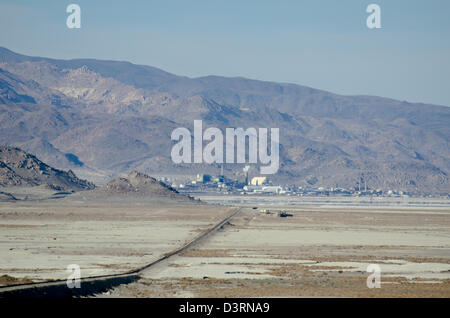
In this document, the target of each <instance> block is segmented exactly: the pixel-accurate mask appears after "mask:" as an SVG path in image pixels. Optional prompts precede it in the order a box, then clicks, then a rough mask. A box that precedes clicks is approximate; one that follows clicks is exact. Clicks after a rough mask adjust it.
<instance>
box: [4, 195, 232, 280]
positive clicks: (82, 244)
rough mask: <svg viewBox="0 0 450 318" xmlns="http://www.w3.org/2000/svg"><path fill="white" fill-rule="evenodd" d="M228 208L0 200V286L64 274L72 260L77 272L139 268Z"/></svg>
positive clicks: (60, 277)
mask: <svg viewBox="0 0 450 318" xmlns="http://www.w3.org/2000/svg"><path fill="white" fill-rule="evenodd" d="M227 212H229V209H228V208H220V207H219V208H217V207H212V206H204V205H198V206H197V205H187V206H177V205H167V206H162V205H157V206H156V205H154V204H152V203H148V204H145V203H142V202H141V203H139V204H137V203H134V202H122V203H121V204H117V203H114V204H110V203H108V202H75V201H73V200H67V199H65V200H61V199H58V200H44V201H33V202H26V201H17V202H2V203H0V277H3V280H0V283H1V284H11V283H20V282H28V281H42V280H50V279H65V278H67V277H68V273H67V272H66V268H67V266H68V265H69V264H77V265H79V266H80V268H81V275H82V277H87V276H97V275H105V274H113V273H123V272H126V271H129V270H132V269H136V268H138V267H141V266H143V265H146V264H148V263H150V262H152V261H154V260H156V259H157V258H159V257H161V255H163V254H164V253H167V252H169V251H171V250H174V249H176V248H178V247H180V246H181V245H183V244H184V243H185V242H187V241H189V240H191V239H192V238H193V237H195V236H196V235H198V233H199V232H201V231H202V230H204V229H206V228H208V227H210V226H211V225H212V224H214V223H215V222H217V221H218V220H219V219H221V218H223V217H224V216H225V214H226V213H227ZM3 275H5V276H3Z"/></svg>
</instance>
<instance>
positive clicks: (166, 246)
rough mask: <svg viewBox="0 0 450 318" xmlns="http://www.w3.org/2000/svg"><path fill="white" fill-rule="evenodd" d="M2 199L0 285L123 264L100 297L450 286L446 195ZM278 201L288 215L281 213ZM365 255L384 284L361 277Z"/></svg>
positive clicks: (343, 293) (44, 195) (434, 292)
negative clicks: (122, 280)
mask: <svg viewBox="0 0 450 318" xmlns="http://www.w3.org/2000/svg"><path fill="white" fill-rule="evenodd" d="M8 191H9V193H13V194H14V195H15V197H17V198H21V196H22V197H24V196H25V195H27V196H28V199H27V200H25V201H22V200H20V201H8V202H0V256H1V257H0V284H1V285H2V286H6V285H14V284H21V283H26V282H39V281H48V280H53V279H65V278H67V276H68V275H69V274H68V272H67V266H68V265H69V264H77V265H79V266H80V269H81V274H82V276H83V277H88V276H89V277H90V276H98V275H107V274H116V273H125V272H127V271H130V270H133V269H136V268H140V267H142V266H145V265H146V264H149V263H151V262H153V261H154V260H156V259H158V258H160V257H161V256H163V255H164V254H165V253H169V252H171V251H173V250H175V249H177V248H179V247H181V246H183V245H184V244H186V243H187V242H189V241H191V240H192V239H194V238H195V237H197V236H198V235H199V234H201V233H202V232H204V231H206V230H207V229H209V228H210V227H212V226H213V225H214V224H216V223H217V222H219V221H220V220H222V219H224V218H225V217H227V216H228V215H230V214H231V213H232V212H233V211H236V209H239V211H240V212H239V213H238V214H237V215H235V216H234V217H232V218H231V219H230V220H229V222H228V223H227V224H226V225H225V226H223V227H221V228H220V229H219V230H217V231H215V232H213V233H211V234H210V235H208V236H207V237H205V238H204V239H203V240H201V241H200V242H198V243H197V244H195V245H194V246H192V247H190V248H189V249H187V250H184V251H182V252H181V253H178V254H176V255H174V256H171V257H169V258H168V259H166V260H164V261H162V262H160V263H158V264H156V265H155V266H151V267H149V268H148V269H146V270H144V271H142V272H141V273H140V279H139V280H137V281H135V282H132V283H129V284H123V285H120V286H117V287H115V288H113V289H111V290H109V291H107V292H105V293H102V294H98V295H95V296H96V297H328V296H331V297H450V202H449V201H448V199H429V198H420V199H417V200H416V199H413V198H410V199H403V198H401V199H395V200H392V199H386V200H381V199H380V200H378V201H377V200H375V201H374V200H370V201H369V200H367V199H365V201H362V200H361V199H358V198H356V199H355V198H350V199H346V200H340V199H333V198H295V199H292V198H289V197H279V196H278V197H267V196H264V197H257V196H252V197H246V198H241V197H233V196H215V197H214V196H211V197H208V196H206V197H201V198H200V199H201V200H202V201H203V202H206V203H207V204H197V203H196V202H193V203H192V204H180V203H176V202H169V201H168V202H167V203H164V202H151V201H148V202H146V201H145V200H143V201H134V200H118V201H114V200H97V201H96V200H92V199H89V198H85V197H83V195H82V192H80V193H76V194H73V195H67V196H66V195H62V196H58V195H55V193H52V192H51V191H50V190H43V189H35V190H27V191H28V192H29V193H28V192H27V193H23V192H20V191H24V190H20V191H19V190H17V191H15V192H14V189H8ZM280 211H286V212H287V213H289V214H290V215H291V216H287V217H280V216H279V212H280ZM370 264H376V265H378V266H379V268H380V270H381V272H380V280H381V286H380V288H368V286H367V278H368V276H369V275H370V274H371V273H369V272H367V267H368V265H370Z"/></svg>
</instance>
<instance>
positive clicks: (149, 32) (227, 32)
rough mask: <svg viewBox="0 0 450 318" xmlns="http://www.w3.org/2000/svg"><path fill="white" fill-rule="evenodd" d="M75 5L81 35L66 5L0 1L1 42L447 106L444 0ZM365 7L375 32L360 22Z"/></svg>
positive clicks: (48, 52)
mask: <svg viewBox="0 0 450 318" xmlns="http://www.w3.org/2000/svg"><path fill="white" fill-rule="evenodd" d="M74 3H77V4H79V5H80V7H81V12H82V14H81V20H82V27H81V29H68V28H67V26H66V24H65V22H66V18H67V16H68V15H69V14H68V13H66V6H67V5H68V4H69V2H67V3H66V2H51V1H40V2H34V1H29V0H20V1H11V0H2V1H0V45H1V46H4V47H6V48H8V49H10V50H12V51H14V52H17V53H20V54H24V55H31V56H42V57H49V58H55V59H73V58H93V59H101V60H119V61H129V62H131V63H135V64H142V65H149V66H153V67H156V68H159V69H162V70H164V71H166V72H169V73H172V74H176V75H180V76H188V77H194V78H195V77H203V76H208V75H217V76H225V77H245V78H250V79H256V80H262V81H271V82H280V83H293V84H298V85H303V86H308V87H313V88H316V89H320V90H326V91H330V92H333V93H336V94H341V95H373V96H381V97H388V98H393V99H397V100H406V101H408V102H420V103H432V104H437V105H444V106H450V91H449V90H448V83H450V61H449V59H448V56H450V37H449V34H450V32H449V31H450V20H449V19H448V13H449V12H450V3H449V2H448V1H443V0H441V1H435V2H433V3H428V2H426V1H423V0H415V1H404V0H402V1H396V2H395V3H393V2H392V1H386V0H379V1H345V2H342V3H336V2H334V1H330V0H322V1H306V0H305V1H281V2H274V1H247V2H245V3H239V2H237V1H228V2H223V1H203V0H201V1H195V2H192V3H184V2H180V1H173V2H169V3H168V2H162V1H135V2H133V4H126V3H108V2H101V1H95V2H92V1H86V0H79V1H76V2H74ZM370 3H377V4H379V5H380V7H381V21H382V28H381V29H373V30H370V29H368V28H367V27H366V25H365V23H366V18H367V16H368V15H369V14H368V13H366V7H367V5H368V4H370Z"/></svg>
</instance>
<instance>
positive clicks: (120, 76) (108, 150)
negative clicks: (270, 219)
mask: <svg viewBox="0 0 450 318" xmlns="http://www.w3.org/2000/svg"><path fill="white" fill-rule="evenodd" d="M195 119H201V120H203V123H204V129H206V128H207V127H211V126H212V127H218V128H221V129H224V128H226V127H243V128H248V127H256V128H257V127H267V128H270V127H278V128H280V143H281V146H280V163H281V167H280V170H279V171H278V173H277V174H276V175H273V176H271V179H272V180H273V181H274V182H276V183H277V182H280V183H287V184H297V185H302V186H314V187H320V186H333V187H336V186H339V187H354V186H356V183H357V182H358V181H360V180H361V179H362V178H364V180H365V181H366V184H367V186H368V187H369V188H376V189H384V190H388V189H396V190H404V191H410V192H415V193H449V192H450V181H449V173H450V147H449V140H450V107H445V106H437V105H428V104H421V103H410V102H406V101H397V100H392V99H388V98H382V97H375V96H341V95H337V94H333V93H330V92H326V91H322V90H318V89H313V88H309V87H304V86H300V85H293V84H283V83H272V82H262V81H256V80H250V79H245V78H224V77H219V76H208V77H201V78H187V77H182V76H176V75H173V74H170V73H167V72H164V71H162V70H159V69H156V68H153V67H149V66H143V65H134V64H131V63H128V62H116V61H100V60H93V59H76V60H54V59H48V58H41V57H29V56H24V55H20V54H17V53H14V52H11V51H9V50H7V49H4V48H0V144H1V143H3V144H10V145H15V146H18V147H23V149H25V150H27V151H30V152H32V153H36V154H37V155H38V156H39V157H40V158H42V159H43V160H45V161H46V162H48V163H49V164H51V165H52V166H55V167H57V168H61V169H72V170H73V171H75V172H76V173H77V175H80V176H83V177H85V178H88V179H90V180H97V181H100V182H102V181H104V182H106V180H110V179H111V177H115V176H118V175H121V174H124V173H129V172H130V171H133V170H138V171H143V172H145V173H148V174H151V175H167V174H171V175H173V174H182V175H194V174H196V173H211V174H218V173H219V171H220V167H219V166H218V165H203V164H195V165H194V164H193V165H189V164H184V165H175V164H173V163H172V161H171V159H170V150H171V147H172V145H173V142H171V140H170V134H171V132H172V130H173V129H175V128H177V127H187V128H188V129H190V130H191V131H192V129H193V121H194V120H195ZM253 168H254V169H253ZM253 168H252V170H251V171H253V173H254V172H255V171H258V167H253ZM241 171H242V165H225V174H226V175H227V176H228V177H232V178H234V177H236V176H237V175H238V174H239V173H240V172H241Z"/></svg>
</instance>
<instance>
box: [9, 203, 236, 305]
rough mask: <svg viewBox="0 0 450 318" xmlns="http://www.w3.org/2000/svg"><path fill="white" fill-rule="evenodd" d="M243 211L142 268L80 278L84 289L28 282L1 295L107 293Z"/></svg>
mask: <svg viewBox="0 0 450 318" xmlns="http://www.w3.org/2000/svg"><path fill="white" fill-rule="evenodd" d="M241 211H242V208H237V209H236V211H234V212H233V213H231V214H230V215H228V216H227V217H225V218H224V219H222V220H220V221H219V222H218V223H216V224H215V225H214V226H212V227H210V228H209V229H207V230H205V231H203V232H202V233H201V234H199V235H198V236H196V237H194V238H193V239H192V240H190V241H188V242H187V243H185V244H184V245H182V246H181V247H179V248H177V249H175V250H173V251H171V252H169V253H166V254H164V255H163V256H162V257H160V258H158V259H157V260H155V261H153V262H151V263H149V264H147V265H145V266H142V267H139V268H137V269H134V270H131V271H128V272H125V273H121V274H111V275H101V276H91V277H84V278H80V283H81V288H68V287H67V284H66V283H67V280H65V279H60V280H52V281H44V282H38V283H27V284H18V285H13V286H2V287H0V298H22V297H23V298H71V297H81V296H89V295H93V294H98V293H101V292H105V291H107V290H108V289H110V288H112V287H115V286H118V285H122V284H128V283H131V282H133V281H136V280H138V279H139V278H140V274H141V273H143V272H144V271H146V270H148V269H150V268H151V267H153V266H154V265H156V264H159V263H161V262H162V261H164V260H167V259H169V258H170V257H172V256H175V255H177V254H180V253H181V252H184V251H186V250H187V249H189V248H191V247H193V246H194V245H196V244H199V243H200V242H201V241H202V240H203V239H204V238H206V237H207V236H209V235H210V234H212V233H213V232H215V231H217V230H218V229H220V228H222V227H223V226H224V225H226V224H227V223H228V222H229V220H230V219H231V218H233V217H234V216H236V215H237V214H239V213H240V212H241Z"/></svg>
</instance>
